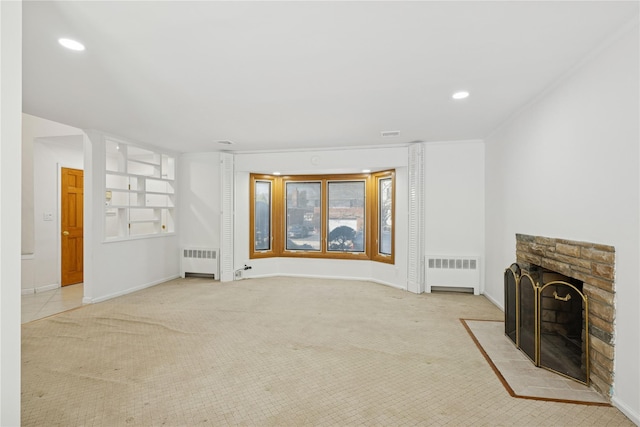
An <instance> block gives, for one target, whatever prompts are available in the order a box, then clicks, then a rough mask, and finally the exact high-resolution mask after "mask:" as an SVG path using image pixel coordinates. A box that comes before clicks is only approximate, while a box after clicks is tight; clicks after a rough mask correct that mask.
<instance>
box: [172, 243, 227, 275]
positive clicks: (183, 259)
mask: <svg viewBox="0 0 640 427" xmlns="http://www.w3.org/2000/svg"><path fill="white" fill-rule="evenodd" d="M219 252H220V250H219V249H217V248H189V247H185V248H182V249H181V250H180V277H185V276H186V275H187V274H189V273H192V274H211V275H213V278H214V279H219V278H220V273H219V271H218V270H219V268H218V253H219Z"/></svg>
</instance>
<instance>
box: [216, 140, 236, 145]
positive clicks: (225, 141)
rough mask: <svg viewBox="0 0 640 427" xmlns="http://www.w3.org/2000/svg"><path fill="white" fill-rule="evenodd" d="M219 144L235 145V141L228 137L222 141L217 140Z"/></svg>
mask: <svg viewBox="0 0 640 427" xmlns="http://www.w3.org/2000/svg"><path fill="white" fill-rule="evenodd" d="M216 142H217V143H218V144H222V145H233V141H229V140H228V139H222V140H220V141H216Z"/></svg>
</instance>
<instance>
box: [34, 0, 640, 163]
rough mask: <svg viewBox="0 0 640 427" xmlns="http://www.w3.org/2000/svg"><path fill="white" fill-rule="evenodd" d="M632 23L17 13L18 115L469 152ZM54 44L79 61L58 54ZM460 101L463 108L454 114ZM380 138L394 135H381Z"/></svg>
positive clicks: (210, 5)
mask: <svg viewBox="0 0 640 427" xmlns="http://www.w3.org/2000/svg"><path fill="white" fill-rule="evenodd" d="M638 10H639V8H638V2H637V1H626V2H616V1H601V2H598V1H587V2H576V1H568V2H560V1H545V2H539V1H533V2H516V1H501V2H489V1H472V2H454V1H447V2H436V1H427V2H401V1H388V2H363V1H356V2H302V1H295V2H237V1H236V2H213V1H210V2H206V1H200V2H187V1H176V2H161V1H153V2H152V1H144V2H135V1H128V2H116V1H113V2H89V1H78V2H72V1H62V2H57V1H46V2H35V1H25V2H24V3H23V33H24V36H23V111H24V112H25V113H28V114H32V115H35V116H39V117H43V118H47V119H50V120H54V121H58V122H61V123H65V124H68V125H72V126H76V127H79V128H84V129H98V130H102V131H105V132H109V133H113V134H116V135H120V136H123V137H128V138H131V139H133V140H138V141H142V142H146V143H151V144H154V145H158V146H161V147H164V148H167V149H172V150H175V151H180V152H188V151H214V150H233V151H248V150H272V149H285V148H286V149H307V148H313V149H319V148H329V147H345V146H378V145H389V144H396V143H398V144H405V143H408V142H411V141H416V140H421V141H448V140H461V139H478V138H484V137H486V136H487V135H488V134H489V133H490V132H491V131H492V130H493V129H495V128H496V127H497V126H498V125H499V124H500V123H502V122H503V121H504V120H506V119H507V118H508V117H509V116H510V115H511V114H513V113H514V111H517V110H518V108H520V107H522V106H523V105H525V104H526V103H527V102H529V101H530V100H532V99H533V98H534V97H535V96H536V95H537V94H539V93H540V92H541V91H542V90H544V89H545V88H546V87H548V86H549V85H550V84H552V83H553V82H554V81H555V80H557V79H558V78H559V77H561V76H562V75H563V74H564V73H566V72H567V70H570V69H571V68H572V67H573V66H575V64H576V63H578V62H579V61H580V60H581V59H583V58H584V57H585V56H586V55H588V54H589V52H591V51H593V49H594V48H596V47H597V46H598V45H599V44H601V43H603V42H604V41H605V40H606V39H607V38H608V37H611V35H612V34H614V33H615V32H616V31H617V30H618V29H619V28H621V27H623V26H624V25H625V24H626V23H628V22H629V21H631V20H633V19H637V16H638ZM60 37H70V38H74V39H77V40H79V41H81V42H82V43H84V44H85V45H86V48H87V49H86V51H84V52H82V53H78V52H72V51H68V50H65V49H64V48H62V47H61V46H60V45H58V43H57V39H58V38H60ZM459 89H466V90H468V91H470V92H471V96H470V97H469V98H468V99H466V100H464V101H458V102H456V101H453V100H452V99H451V94H452V93H453V92H454V91H456V90H459ZM387 130H399V131H401V134H400V136H398V137H394V138H382V137H381V136H380V132H381V131H387ZM218 140H231V141H233V142H234V145H231V146H224V145H220V144H218V143H216V141H218Z"/></svg>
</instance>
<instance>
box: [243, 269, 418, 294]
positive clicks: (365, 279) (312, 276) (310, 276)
mask: <svg viewBox="0 0 640 427" xmlns="http://www.w3.org/2000/svg"><path fill="white" fill-rule="evenodd" d="M267 277H302V278H305V279H331V280H355V281H360V282H373V283H377V284H379V285H385V286H390V287H392V288H396V289H400V290H403V291H406V290H407V288H406V287H405V286H401V285H398V284H397V283H390V282H385V281H382V280H377V279H372V278H370V277H348V276H325V275H317V274H289V273H273V274H257V275H252V276H250V277H243V278H242V279H239V280H244V279H262V278H267Z"/></svg>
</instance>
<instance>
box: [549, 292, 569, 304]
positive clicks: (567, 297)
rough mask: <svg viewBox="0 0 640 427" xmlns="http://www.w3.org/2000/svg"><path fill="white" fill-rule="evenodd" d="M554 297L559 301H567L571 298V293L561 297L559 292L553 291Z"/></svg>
mask: <svg viewBox="0 0 640 427" xmlns="http://www.w3.org/2000/svg"><path fill="white" fill-rule="evenodd" d="M553 297H554V298H555V299H557V300H558V301H565V302H566V301H569V300H570V299H571V294H567V295H565V296H564V297H561V296H559V295H558V293H557V292H554V293H553Z"/></svg>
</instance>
